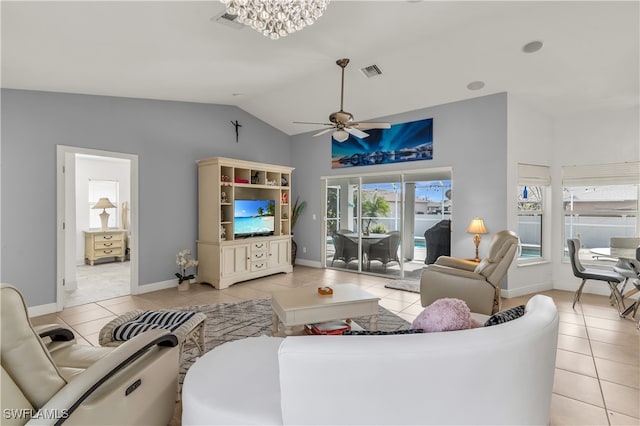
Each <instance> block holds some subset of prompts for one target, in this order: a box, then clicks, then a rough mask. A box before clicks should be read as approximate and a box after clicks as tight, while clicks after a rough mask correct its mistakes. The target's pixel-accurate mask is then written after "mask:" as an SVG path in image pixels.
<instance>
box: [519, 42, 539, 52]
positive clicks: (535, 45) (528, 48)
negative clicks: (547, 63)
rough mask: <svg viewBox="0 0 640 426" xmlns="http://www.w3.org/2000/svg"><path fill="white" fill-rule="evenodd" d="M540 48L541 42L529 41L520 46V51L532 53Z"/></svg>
mask: <svg viewBox="0 0 640 426" xmlns="http://www.w3.org/2000/svg"><path fill="white" fill-rule="evenodd" d="M540 49H542V42H541V41H539V40H536V41H532V42H529V43H527V44H525V45H524V46H522V51H523V52H524V53H534V52H537V51H538V50H540Z"/></svg>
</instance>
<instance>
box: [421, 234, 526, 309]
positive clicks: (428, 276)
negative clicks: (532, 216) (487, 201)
mask: <svg viewBox="0 0 640 426" xmlns="http://www.w3.org/2000/svg"><path fill="white" fill-rule="evenodd" d="M489 244H490V245H489V254H488V256H487V257H485V258H484V259H482V260H481V261H480V263H476V262H472V261H469V260H464V259H457V258H454V257H449V256H440V257H439V258H438V260H436V263H434V264H433V265H429V267H428V268H427V269H425V270H424V271H423V272H422V276H421V278H420V299H421V302H422V306H428V305H430V304H431V303H432V302H434V301H435V300H437V299H442V298H445V297H449V298H456V299H461V300H464V301H465V302H466V303H467V305H468V306H469V309H471V312H476V313H479V314H485V315H491V314H492V313H494V312H496V311H499V310H500V309H501V307H502V302H501V298H500V283H501V281H502V278H504V276H505V274H506V273H507V270H508V269H509V266H510V265H511V262H512V261H513V258H514V256H515V254H516V252H517V251H518V247H519V244H520V240H519V239H518V236H517V235H516V234H515V233H514V232H511V231H508V230H504V231H500V232H498V233H496V234H495V235H494V236H493V238H492V239H491V242H490V243H489Z"/></svg>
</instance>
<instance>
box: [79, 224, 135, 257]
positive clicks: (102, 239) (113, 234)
mask: <svg viewBox="0 0 640 426" xmlns="http://www.w3.org/2000/svg"><path fill="white" fill-rule="evenodd" d="M126 246H127V231H124V230H121V229H109V230H107V231H84V258H85V262H87V261H88V262H89V264H90V265H91V266H93V262H94V261H95V260H97V259H105V258H111V257H113V258H114V259H113V260H115V258H120V262H124V260H125V251H126Z"/></svg>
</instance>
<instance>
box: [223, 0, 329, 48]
mask: <svg viewBox="0 0 640 426" xmlns="http://www.w3.org/2000/svg"><path fill="white" fill-rule="evenodd" d="M220 2H221V3H224V4H225V6H226V11H227V13H228V14H229V15H236V16H237V19H236V20H237V21H238V22H240V23H241V24H245V25H248V26H250V27H251V28H253V29H254V30H256V31H258V32H260V33H262V34H263V35H264V36H266V37H269V38H270V39H272V40H277V39H279V38H280V37H285V36H286V35H289V34H291V33H293V32H295V31H299V30H301V29H303V28H304V27H305V26H307V25H311V24H313V23H314V22H315V21H316V19H318V18H319V17H321V16H322V14H323V13H324V11H325V9H326V8H327V5H328V4H329V0H220Z"/></svg>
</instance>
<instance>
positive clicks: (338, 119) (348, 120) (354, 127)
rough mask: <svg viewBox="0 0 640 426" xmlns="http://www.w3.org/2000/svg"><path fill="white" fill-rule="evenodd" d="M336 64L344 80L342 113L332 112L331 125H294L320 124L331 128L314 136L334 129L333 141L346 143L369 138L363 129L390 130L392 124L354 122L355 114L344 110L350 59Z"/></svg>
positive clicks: (341, 95)
mask: <svg viewBox="0 0 640 426" xmlns="http://www.w3.org/2000/svg"><path fill="white" fill-rule="evenodd" d="M336 64H337V65H338V66H339V67H340V68H341V69H342V80H341V85H340V111H336V112H332V113H331V114H330V115H329V121H330V122H331V123H310V122H307V121H294V123H298V124H320V125H323V126H330V127H329V128H328V129H324V130H321V131H319V132H318V133H316V134H315V135H313V136H320V135H323V134H325V133H327V132H330V131H331V130H332V129H335V130H334V132H333V135H332V136H333V139H334V140H335V141H336V142H345V141H346V140H347V139H349V135H353V136H356V137H358V138H366V137H367V136H369V135H368V134H367V133H365V132H363V131H362V130H361V129H389V128H390V127H391V124H389V123H372V122H368V123H367V122H357V121H353V114H351V113H350V112H347V111H345V110H344V109H343V104H344V69H345V68H346V67H347V65H348V64H349V59H348V58H342V59H338V60H337V61H336Z"/></svg>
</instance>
